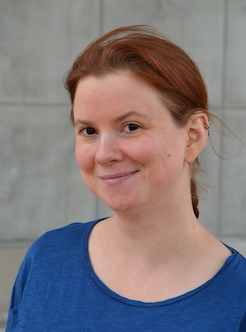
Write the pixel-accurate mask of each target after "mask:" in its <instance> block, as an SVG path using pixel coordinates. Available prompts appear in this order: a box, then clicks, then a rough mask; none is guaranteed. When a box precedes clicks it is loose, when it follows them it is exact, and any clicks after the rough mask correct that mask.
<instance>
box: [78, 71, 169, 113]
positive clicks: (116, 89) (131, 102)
mask: <svg viewBox="0 0 246 332" xmlns="http://www.w3.org/2000/svg"><path fill="white" fill-rule="evenodd" d="M156 103H161V104H162V106H164V103H163V102H162V100H161V98H160V96H159V93H158V92H157V91H156V90H155V89H154V88H152V87H150V86H149V85H148V84H147V83H145V82H143V81H142V80H140V79H139V78H138V77H136V76H134V75H132V74H130V73H128V72H119V73H114V74H108V75H105V76H102V77H96V76H88V77H86V78H83V79H82V80H80V82H79V83H78V86H77V90H76V94H75V99H74V105H73V107H74V111H76V110H82V109H84V108H88V107H90V108H93V107H96V108H103V107H106V108H110V107H113V108H114V109H118V108H120V107H123V106H124V107H127V106H128V107H140V108H143V107H144V105H145V107H144V108H147V107H149V106H151V105H154V104H156Z"/></svg>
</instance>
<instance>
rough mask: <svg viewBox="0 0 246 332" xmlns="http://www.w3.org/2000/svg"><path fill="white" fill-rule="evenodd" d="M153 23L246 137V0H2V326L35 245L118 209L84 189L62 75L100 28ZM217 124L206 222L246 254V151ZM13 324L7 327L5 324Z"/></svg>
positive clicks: (208, 163)
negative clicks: (24, 261)
mask: <svg viewBox="0 0 246 332" xmlns="http://www.w3.org/2000/svg"><path fill="white" fill-rule="evenodd" d="M128 24H151V25H154V26H155V27H156V28H158V29H159V30H160V31H161V32H162V33H164V34H165V35H166V36H167V37H169V38H170V39H171V40H173V41H174V42H176V43H178V44H179V45H180V46H182V47H183V48H184V49H185V50H186V51H187V52H188V53H189V54H190V55H191V57H192V58H193V59H194V60H195V61H196V62H197V63H198V65H199V67H200V69H201V72H202V74H203V76H204V78H205V81H206V83H207V87H208V92H209V96H210V109H211V111H212V112H214V113H215V114H216V115H218V116H220V117H221V118H222V120H223V121H225V122H226V124H227V125H228V126H229V127H230V128H231V129H232V130H233V132H234V133H235V134H236V135H237V136H238V137H239V138H240V139H242V140H243V141H244V142H246V61H245V59H246V0H203V1H201V0H182V1H179V0H151V1H150V0H70V1H67V0H42V1H39V0H18V1H14V0H0V45H1V47H0V77H1V80H0V119H1V120H0V150H1V157H0V169H1V173H0V188H1V190H0V211H1V213H0V269H1V270H0V322H1V321H2V322H3V321H4V320H5V318H6V312H7V307H8V303H9V296H10V291H11V287H12V283H13V280H14V277H15V274H16V272H17V269H18V266H19V263H20V261H21V260H22V257H23V255H24V253H25V251H26V248H27V247H28V246H29V244H30V243H31V242H32V241H33V240H34V239H36V238H37V237H38V236H40V235H41V234H42V233H44V232H45V231H47V230H49V229H52V228H56V227H61V226H63V225H66V224H68V223H71V222H85V221H88V220H91V219H94V218H96V217H99V216H106V215H109V214H110V211H108V209H107V208H106V207H105V206H104V205H103V204H102V203H100V202H99V201H98V200H97V199H96V198H95V197H94V196H93V195H92V194H90V193H89V192H88V191H87V190H86V189H85V187H84V185H83V183H82V180H81V178H80V174H79V171H78V168H77V166H76V162H75V157H74V133H73V128H72V127H71V126H70V124H69V111H70V106H69V103H68V98H67V95H66V92H65V90H64V88H63V86H62V80H63V77H64V76H65V73H66V71H67V70H68V69H69V67H70V66H71V64H72V62H73V60H74V59H75V57H76V56H77V55H78V54H79V53H80V52H81V50H82V49H83V48H84V47H85V46H86V45H87V43H88V42H90V41H91V40H92V39H93V38H95V37H97V36H98V35H99V34H101V33H103V32H106V31H108V30H111V29H113V28H116V27H118V26H122V25H128ZM221 130H222V129H221V127H220V126H214V127H213V128H212V132H211V139H212V141H213V144H214V146H215V149H216V151H217V152H218V153H220V154H222V156H223V157H225V158H229V160H223V159H220V158H218V157H217V156H216V155H215V154H214V152H213V151H212V148H211V147H210V146H209V145H208V147H207V148H206V151H205V153H204V156H203V160H204V166H205V169H206V170H207V173H206V175H205V177H204V178H205V180H204V182H205V183H206V184H208V185H209V189H208V191H207V194H206V195H205V197H206V199H205V200H204V201H203V202H202V203H201V221H202V222H203V223H204V224H205V225H206V226H207V227H208V228H209V229H210V230H211V231H212V232H213V233H214V234H215V235H217V236H218V237H219V238H221V239H222V240H224V241H226V242H227V243H228V244H231V245H233V246H234V247H235V248H236V249H239V250H241V251H242V252H243V253H244V254H246V242H245V239H246V217H245V215H246V171H245V169H246V149H245V147H243V145H242V144H241V143H240V141H238V140H236V139H235V138H233V135H232V134H230V132H229V131H226V132H225V133H224V135H220V134H218V133H217V131H221ZM3 324H4V323H2V325H3Z"/></svg>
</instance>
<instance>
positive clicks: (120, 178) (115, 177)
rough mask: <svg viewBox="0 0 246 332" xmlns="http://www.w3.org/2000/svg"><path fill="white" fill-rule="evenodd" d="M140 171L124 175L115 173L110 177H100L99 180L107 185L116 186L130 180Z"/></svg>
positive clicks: (124, 173) (123, 173)
mask: <svg viewBox="0 0 246 332" xmlns="http://www.w3.org/2000/svg"><path fill="white" fill-rule="evenodd" d="M136 173H138V171H133V172H122V173H115V174H109V175H103V176H99V178H100V179H101V180H102V181H103V182H104V183H106V184H115V183H119V182H122V181H125V180H128V179H129V178H131V177H132V176H134V175H135V174H136Z"/></svg>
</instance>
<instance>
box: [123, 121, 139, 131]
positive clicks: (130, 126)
mask: <svg viewBox="0 0 246 332" xmlns="http://www.w3.org/2000/svg"><path fill="white" fill-rule="evenodd" d="M139 128H140V126H139V125H138V124H136V123H128V124H127V125H125V127H124V131H125V132H132V131H136V130H138V129H139Z"/></svg>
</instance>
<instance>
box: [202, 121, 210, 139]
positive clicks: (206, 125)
mask: <svg viewBox="0 0 246 332" xmlns="http://www.w3.org/2000/svg"><path fill="white" fill-rule="evenodd" d="M203 123H204V128H205V129H207V131H208V136H209V135H210V128H209V125H208V124H207V123H206V122H205V121H204V122H203Z"/></svg>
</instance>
